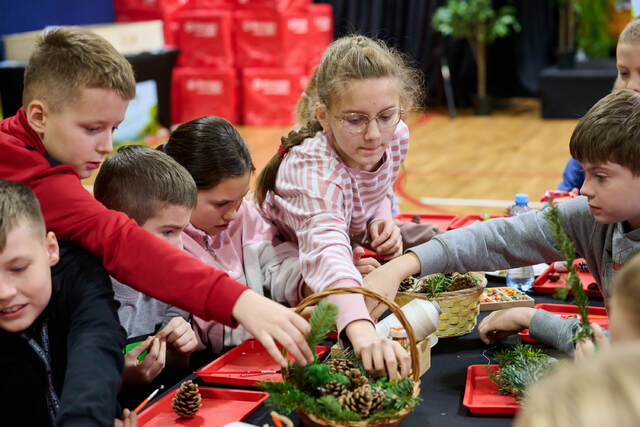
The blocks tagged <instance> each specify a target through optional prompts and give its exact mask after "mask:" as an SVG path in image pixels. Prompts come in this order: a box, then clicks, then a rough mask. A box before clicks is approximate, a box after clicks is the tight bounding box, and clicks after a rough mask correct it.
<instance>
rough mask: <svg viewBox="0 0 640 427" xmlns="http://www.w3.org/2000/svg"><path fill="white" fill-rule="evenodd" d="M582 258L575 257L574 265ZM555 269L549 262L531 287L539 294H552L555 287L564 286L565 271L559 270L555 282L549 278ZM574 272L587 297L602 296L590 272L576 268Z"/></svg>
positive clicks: (570, 292) (571, 292)
mask: <svg viewBox="0 0 640 427" xmlns="http://www.w3.org/2000/svg"><path fill="white" fill-rule="evenodd" d="M580 261H582V258H580V259H576V260H575V262H574V265H577V264H578V263H579V262H580ZM555 271H556V270H555V268H554V263H551V265H550V266H549V268H547V269H546V270H545V271H544V272H543V273H542V274H541V275H539V276H538V277H537V279H536V280H535V281H534V282H533V289H534V290H535V291H536V292H540V293H541V294H552V293H554V292H555V291H556V289H558V288H560V287H564V285H565V283H566V280H565V279H566V277H567V273H566V272H560V280H558V281H557V282H552V281H551V280H549V274H550V273H554V272H555ZM576 272H577V273H578V278H579V279H580V283H582V288H583V289H584V293H585V294H586V295H587V296H589V297H598V298H602V292H600V289H599V288H598V285H597V284H596V279H594V278H593V276H592V275H591V273H589V272H582V271H580V270H578V269H577V268H576ZM572 294H573V291H571V289H569V295H572Z"/></svg>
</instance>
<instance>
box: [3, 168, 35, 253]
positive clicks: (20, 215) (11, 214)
mask: <svg viewBox="0 0 640 427" xmlns="http://www.w3.org/2000/svg"><path fill="white" fill-rule="evenodd" d="M21 221H27V222H28V223H29V225H30V227H31V229H32V231H33V234H34V236H38V237H41V238H44V236H45V234H46V229H45V226H44V219H43V218H42V212H41V211H40V203H38V199H37V198H36V195H35V194H33V191H31V190H30V189H29V187H27V186H26V185H24V184H21V183H19V182H13V181H7V180H4V179H0V252H2V251H4V248H5V245H6V244H7V235H8V234H9V233H10V232H11V231H12V230H13V229H14V227H16V226H17V225H18V224H19V223H20V222H21Z"/></svg>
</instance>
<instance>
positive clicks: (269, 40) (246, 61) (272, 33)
mask: <svg viewBox="0 0 640 427" xmlns="http://www.w3.org/2000/svg"><path fill="white" fill-rule="evenodd" d="M309 21H310V15H309V12H308V11H289V10H288V11H286V12H282V13H279V12H272V11H268V10H237V11H236V12H235V17H234V35H235V49H236V51H235V53H236V66H237V67H238V68H249V67H293V66H306V64H307V63H308V61H309V54H310V53H309V52H310V51H309V32H310V22H309Z"/></svg>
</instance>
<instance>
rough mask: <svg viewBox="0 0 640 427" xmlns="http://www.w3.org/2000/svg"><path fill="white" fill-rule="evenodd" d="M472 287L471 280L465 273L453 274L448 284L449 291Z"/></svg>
mask: <svg viewBox="0 0 640 427" xmlns="http://www.w3.org/2000/svg"><path fill="white" fill-rule="evenodd" d="M469 288H473V280H472V279H471V277H469V276H467V275H466V274H455V275H454V276H453V278H452V279H451V284H450V285H449V292H453V291H459V290H461V289H469Z"/></svg>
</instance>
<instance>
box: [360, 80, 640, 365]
mask: <svg viewBox="0 0 640 427" xmlns="http://www.w3.org/2000/svg"><path fill="white" fill-rule="evenodd" d="M569 147H570V151H571V155H572V156H573V157H574V158H575V159H577V160H578V161H580V163H581V164H582V165H583V166H584V170H585V173H586V179H585V182H584V184H583V186H582V188H581V190H580V192H581V194H582V197H577V198H575V199H572V200H568V201H566V202H563V203H561V204H558V205H557V208H558V210H559V212H560V217H561V220H562V225H563V228H564V230H565V231H566V233H567V234H568V236H569V238H570V239H571V241H572V242H573V244H574V246H575V248H576V253H577V255H578V256H579V257H583V258H585V260H586V262H587V265H588V267H589V271H590V272H591V273H592V274H593V277H594V278H595V280H596V283H597V284H598V288H599V289H600V291H601V292H602V295H603V297H604V301H605V305H608V301H609V293H610V292H609V291H610V289H609V288H610V283H611V281H612V278H613V275H614V273H615V270H617V269H618V268H619V267H620V266H622V265H624V264H625V263H626V262H627V261H628V260H629V259H630V258H631V257H632V256H633V255H634V254H635V253H637V252H640V94H638V93H636V92H634V91H632V90H629V89H621V90H615V91H613V92H612V93H611V94H609V95H607V96H605V97H604V98H602V99H601V100H600V101H598V102H597V103H596V104H595V105H594V106H593V107H592V108H591V109H590V110H589V111H588V112H587V114H586V115H585V116H584V117H583V118H582V119H580V121H579V122H578V125H577V126H576V128H575V130H574V132H573V134H572V136H571V141H570V145H569ZM559 260H562V256H561V255H560V253H559V252H558V250H557V249H556V247H555V239H554V237H553V234H552V231H551V225H550V224H549V222H548V221H547V219H546V218H545V214H544V212H541V211H531V212H528V213H526V214H522V215H518V216H514V217H509V218H497V219H493V220H491V221H485V222H480V223H476V224H473V225H471V226H469V227H464V228H461V229H457V230H452V231H448V232H447V233H444V234H441V235H438V236H436V237H434V238H433V239H432V240H431V241H429V242H427V243H425V244H422V245H419V246H416V247H413V248H411V249H410V250H409V251H408V252H407V253H406V254H404V255H402V256H400V257H398V258H396V259H393V260H391V261H389V262H388V263H386V264H385V265H383V266H382V267H380V268H378V269H376V270H375V271H373V272H372V273H370V274H369V275H368V276H367V277H366V279H365V282H366V283H367V286H369V287H372V288H374V289H380V290H384V291H385V293H386V294H387V295H392V296H393V295H395V292H396V291H397V288H398V284H399V283H400V281H401V280H402V279H404V278H405V277H407V276H409V275H413V274H420V275H426V274H431V273H437V272H442V273H448V272H454V271H459V272H464V271H493V270H501V269H507V268H512V267H521V266H525V265H531V264H538V263H541V262H553V261H559ZM523 313H524V312H523V311H522V310H518V309H516V308H513V309H507V310H500V311H497V312H494V313H492V314H491V315H490V316H488V317H487V318H485V319H484V320H483V321H482V322H481V323H480V325H479V327H478V329H479V332H480V336H481V338H482V339H483V340H484V341H485V342H487V343H489V342H493V341H495V339H496V337H497V338H500V337H501V336H503V335H504V334H508V333H514V332H517V331H519V330H521V329H523V328H527V327H528V328H529V333H530V335H531V336H532V337H533V338H535V339H537V340H538V341H542V342H544V343H546V344H549V345H553V346H555V347H557V348H558V349H560V350H563V351H565V352H569V353H572V352H573V350H574V344H573V342H572V341H571V338H572V337H573V334H574V333H575V331H576V329H577V328H578V322H577V321H576V319H562V318H559V317H557V316H554V315H552V314H550V313H548V312H546V311H544V310H527V311H526V315H523Z"/></svg>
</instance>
